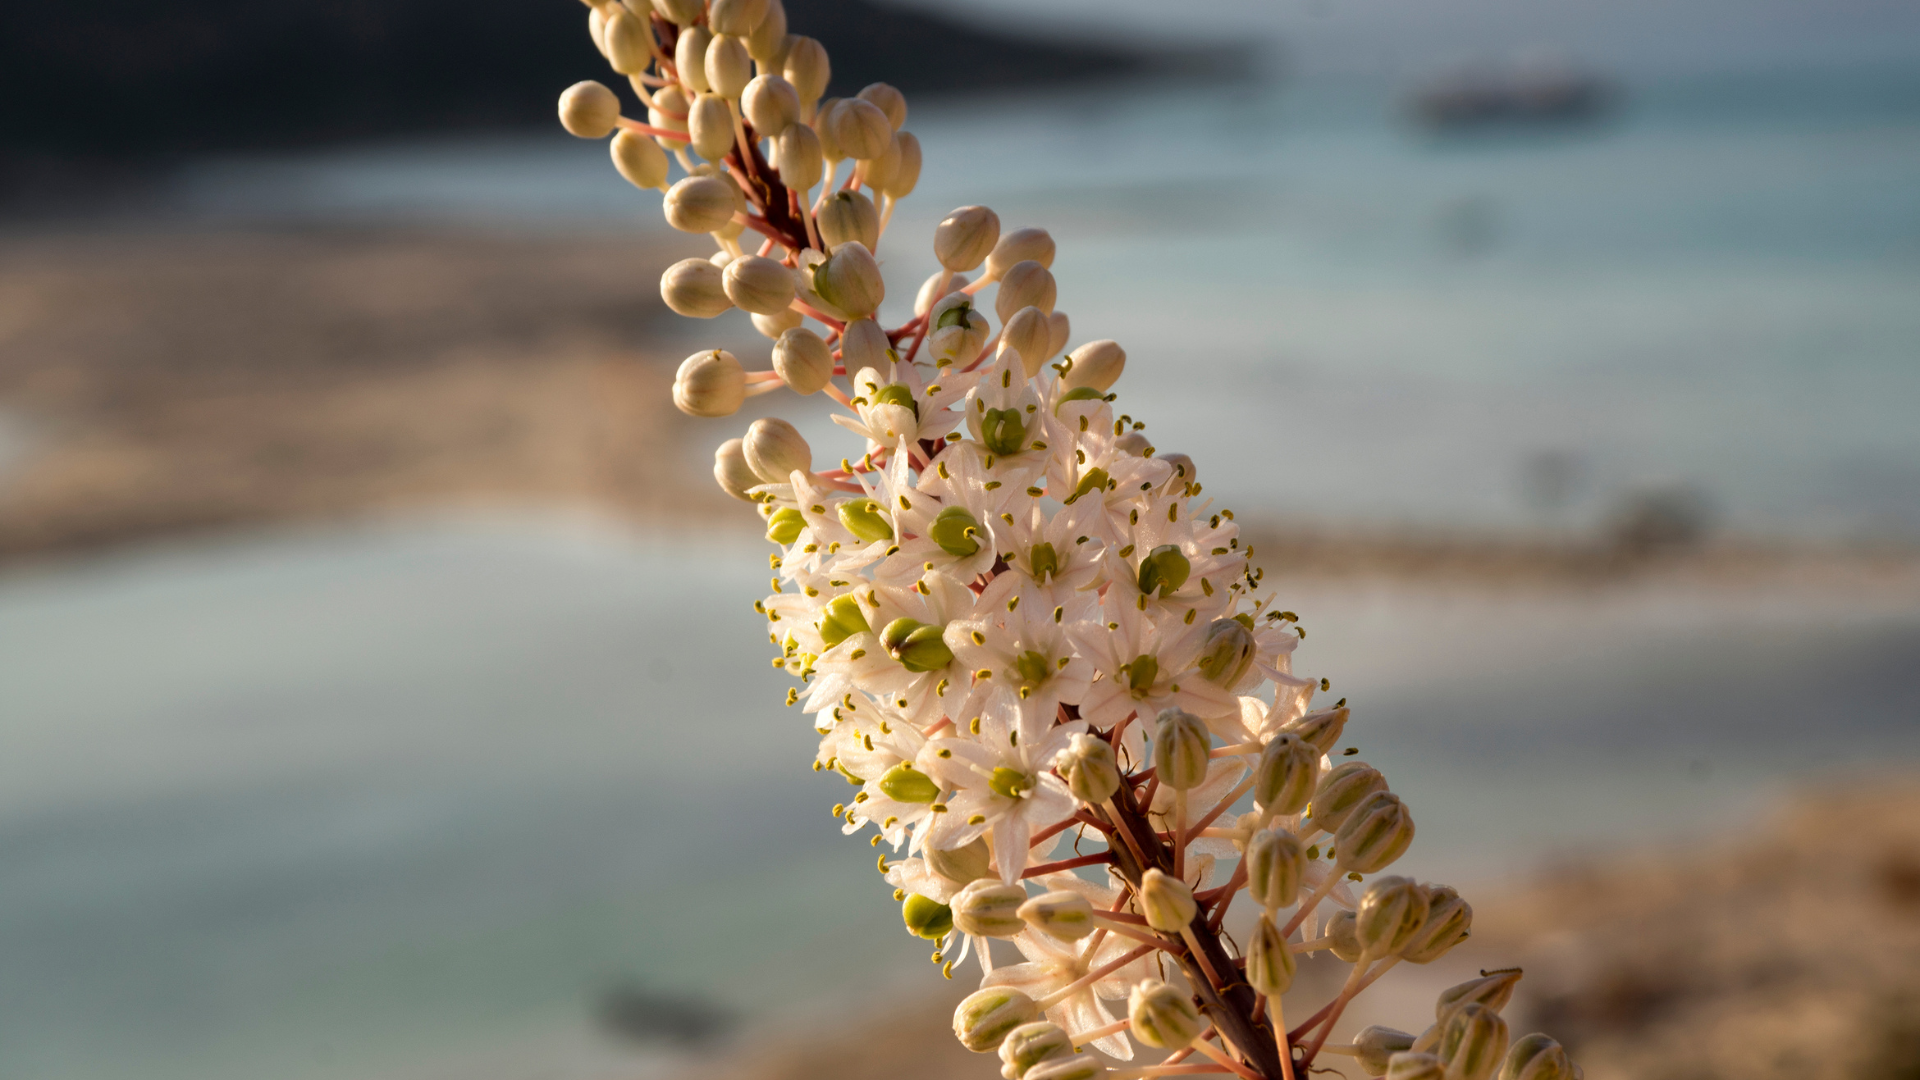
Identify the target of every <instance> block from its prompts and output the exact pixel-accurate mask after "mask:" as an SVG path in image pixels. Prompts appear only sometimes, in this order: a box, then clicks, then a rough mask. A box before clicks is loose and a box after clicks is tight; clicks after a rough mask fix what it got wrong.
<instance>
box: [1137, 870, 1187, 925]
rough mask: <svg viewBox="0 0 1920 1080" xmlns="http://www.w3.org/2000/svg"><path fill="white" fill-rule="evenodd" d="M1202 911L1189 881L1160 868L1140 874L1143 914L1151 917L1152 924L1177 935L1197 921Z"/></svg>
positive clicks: (1141, 908)
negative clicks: (1195, 919)
mask: <svg viewBox="0 0 1920 1080" xmlns="http://www.w3.org/2000/svg"><path fill="white" fill-rule="evenodd" d="M1199 910H1200V905H1199V904H1198V903H1197V902H1196V901H1195V900H1194V899H1193V889H1192V888H1190V887H1189V886H1188V885H1187V883H1186V882H1184V881H1181V880H1180V879H1179V878H1177V877H1174V876H1173V875H1172V874H1167V873H1162V872H1161V871H1160V870H1159V869H1157V868H1149V869H1148V870H1147V872H1146V873H1144V874H1142V875H1140V913H1141V914H1142V915H1145V916H1146V917H1147V925H1148V926H1151V927H1153V928H1154V929H1155V930H1159V931H1161V932H1162V933H1167V934H1177V933H1179V932H1180V931H1181V930H1184V929H1185V928H1186V927H1187V925H1188V924H1189V923H1191V922H1193V917H1194V915H1195V914H1197V913H1198V912H1199Z"/></svg>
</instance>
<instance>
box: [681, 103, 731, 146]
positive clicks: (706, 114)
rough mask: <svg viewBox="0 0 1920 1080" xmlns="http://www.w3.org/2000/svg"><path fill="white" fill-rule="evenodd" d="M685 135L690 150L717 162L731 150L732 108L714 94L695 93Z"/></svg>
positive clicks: (688, 111) (688, 114) (688, 113)
mask: <svg viewBox="0 0 1920 1080" xmlns="http://www.w3.org/2000/svg"><path fill="white" fill-rule="evenodd" d="M687 134H688V135H689V136H691V137H692V139H693V149H694V151H695V152H696V153H698V154H699V155H700V156H701V157H703V158H706V159H707V160H708V161H719V160H720V159H721V158H724V157H726V156H727V151H729V150H732V149H733V110H731V109H729V108H727V99H726V98H723V97H721V96H720V95H719V94H716V93H703V94H695V95H694V97H693V104H692V105H691V106H688V108H687Z"/></svg>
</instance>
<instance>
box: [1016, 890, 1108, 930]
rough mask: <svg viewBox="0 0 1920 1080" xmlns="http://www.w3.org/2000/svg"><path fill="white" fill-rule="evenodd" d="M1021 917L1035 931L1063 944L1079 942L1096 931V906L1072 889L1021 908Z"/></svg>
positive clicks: (1050, 893) (1056, 891)
mask: <svg viewBox="0 0 1920 1080" xmlns="http://www.w3.org/2000/svg"><path fill="white" fill-rule="evenodd" d="M1020 917H1021V918H1022V919H1025V920H1026V921H1027V925H1029V926H1031V927H1033V928H1034V929H1035V930H1038V931H1040V932H1041V933H1043V934H1047V935H1049V936H1051V937H1056V938H1059V939H1060V940H1061V941H1079V940H1080V939H1081V938H1083V937H1086V936H1087V935H1088V934H1091V933H1093V932H1094V930H1095V929H1096V926H1095V924H1094V921H1093V903H1092V901H1090V900H1088V899H1087V898H1086V897H1084V896H1082V895H1080V894H1079V893H1077V892H1074V891H1072V890H1070V889H1058V890H1055V891H1053V892H1049V893H1041V894H1040V895H1039V896H1036V897H1034V898H1033V899H1031V900H1029V901H1027V902H1026V903H1024V904H1021V905H1020Z"/></svg>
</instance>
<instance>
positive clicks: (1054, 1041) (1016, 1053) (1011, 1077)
mask: <svg viewBox="0 0 1920 1080" xmlns="http://www.w3.org/2000/svg"><path fill="white" fill-rule="evenodd" d="M1072 1056H1073V1037H1072V1036H1070V1035H1068V1034H1067V1033H1066V1030H1065V1029H1064V1028H1062V1027H1061V1026H1060V1025H1059V1024H1056V1023H1054V1022H1052V1021H1051V1020H1036V1021H1034V1022H1033V1023H1031V1024H1021V1025H1020V1026H1019V1027H1017V1028H1014V1029H1013V1030H1012V1031H1010V1032H1008V1033H1007V1038H1006V1041H1004V1042H1002V1043H1001V1044H1000V1061H1001V1066H1000V1075H1001V1076H1003V1077H1005V1078H1006V1080H1020V1078H1021V1077H1023V1076H1025V1075H1026V1074H1027V1070H1028V1069H1031V1068H1033V1067H1034V1066H1035V1065H1038V1064H1040V1063H1041V1062H1043V1061H1046V1060H1049V1059H1051V1058H1058V1057H1072Z"/></svg>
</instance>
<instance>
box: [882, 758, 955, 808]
mask: <svg viewBox="0 0 1920 1080" xmlns="http://www.w3.org/2000/svg"><path fill="white" fill-rule="evenodd" d="M880 794H882V795H885V796H886V797H887V798H889V799H892V800H893V801H894V802H903V803H930V802H932V801H933V800H935V799H938V798H939V797H940V785H939V784H936V783H934V781H933V777H931V776H928V775H927V774H926V773H923V772H921V771H920V770H918V769H916V768H914V767H913V762H911V761H903V762H901V763H900V764H898V765H895V766H894V767H893V768H891V769H888V770H887V771H886V772H885V773H883V774H881V777H880Z"/></svg>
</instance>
